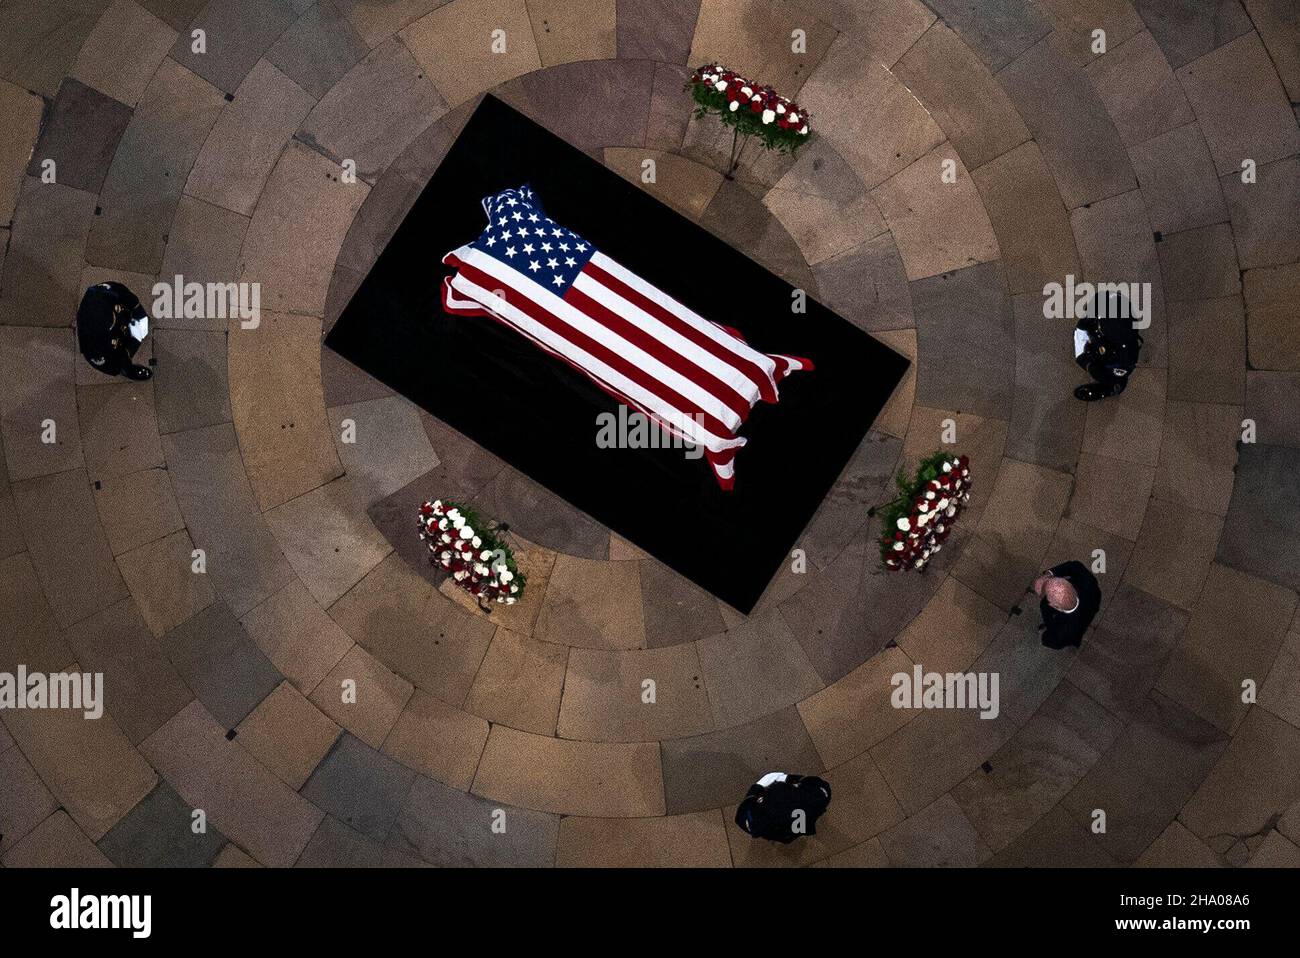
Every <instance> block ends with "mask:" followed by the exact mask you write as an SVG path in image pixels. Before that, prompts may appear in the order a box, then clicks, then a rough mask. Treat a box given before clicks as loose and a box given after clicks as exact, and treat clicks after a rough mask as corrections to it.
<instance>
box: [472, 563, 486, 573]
mask: <svg viewBox="0 0 1300 958" xmlns="http://www.w3.org/2000/svg"><path fill="white" fill-rule="evenodd" d="M474 571H475V572H476V573H478V574H479V575H487V566H485V565H484V564H483V563H481V562H475V563H474Z"/></svg>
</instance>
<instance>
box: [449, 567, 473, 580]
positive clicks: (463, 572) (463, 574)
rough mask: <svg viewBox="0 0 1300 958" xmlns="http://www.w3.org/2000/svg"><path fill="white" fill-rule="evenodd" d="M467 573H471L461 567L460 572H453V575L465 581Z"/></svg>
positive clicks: (456, 578) (454, 577)
mask: <svg viewBox="0 0 1300 958" xmlns="http://www.w3.org/2000/svg"><path fill="white" fill-rule="evenodd" d="M467 575H469V573H468V572H466V571H465V570H464V569H461V570H460V571H459V572H453V573H452V575H451V577H452V578H453V579H455V580H456V581H457V582H464V581H465V577H466V576H467Z"/></svg>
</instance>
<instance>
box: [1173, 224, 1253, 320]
mask: <svg viewBox="0 0 1300 958" xmlns="http://www.w3.org/2000/svg"><path fill="white" fill-rule="evenodd" d="M1157 250H1158V251H1159V253H1160V272H1161V274H1162V275H1163V277H1164V281H1165V292H1166V294H1167V296H1168V299H1169V302H1171V303H1175V302H1181V301H1184V300H1197V299H1221V298H1223V297H1228V296H1238V295H1240V294H1241V270H1240V268H1239V267H1238V265H1237V248H1236V246H1235V245H1234V244H1233V240H1232V227H1231V226H1230V225H1229V224H1228V223H1217V224H1214V225H1212V226H1202V227H1197V228H1196V229H1189V230H1184V231H1183V232H1181V233H1174V234H1172V235H1170V236H1166V237H1164V238H1163V240H1162V241H1161V243H1160V245H1159V246H1158V247H1157Z"/></svg>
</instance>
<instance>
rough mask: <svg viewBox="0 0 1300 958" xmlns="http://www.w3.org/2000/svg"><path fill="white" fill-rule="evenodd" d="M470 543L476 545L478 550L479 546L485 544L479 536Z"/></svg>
mask: <svg viewBox="0 0 1300 958" xmlns="http://www.w3.org/2000/svg"><path fill="white" fill-rule="evenodd" d="M469 541H470V542H472V543H474V548H475V549H477V548H478V547H479V546H481V545H482V544H483V540H482V539H480V538H479V537H478V536H475V537H474V538H473V539H470V540H469Z"/></svg>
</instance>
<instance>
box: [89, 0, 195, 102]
mask: <svg viewBox="0 0 1300 958" xmlns="http://www.w3.org/2000/svg"><path fill="white" fill-rule="evenodd" d="M175 42H176V31H175V30H173V29H172V28H171V27H170V26H168V25H167V24H165V23H163V22H162V21H161V20H159V19H158V18H157V17H155V16H154V15H153V14H151V13H150V12H149V11H148V10H145V9H144V8H143V7H141V6H140V5H139V4H137V3H133V2H131V0H113V4H112V5H111V6H110V7H109V8H108V10H107V11H105V13H104V15H103V16H102V17H101V18H100V19H99V22H98V23H97V24H96V25H95V29H94V30H92V31H91V34H90V36H89V37H87V38H86V42H85V44H84V45H83V46H82V48H81V52H80V53H79V54H78V55H77V60H76V62H75V63H73V64H72V70H71V71H70V72H69V76H72V77H74V78H76V79H78V80H80V81H81V82H82V83H84V84H86V85H87V86H91V87H94V88H95V89H96V90H99V91H100V92H101V93H107V94H108V95H109V96H111V97H113V98H114V99H115V100H120V101H121V102H122V103H125V104H126V105H127V106H135V105H136V104H137V103H138V102H140V97H141V95H143V93H144V89H145V87H146V86H148V85H149V79H150V78H151V77H152V76H153V75H154V72H155V71H156V70H157V69H158V66H159V64H161V63H162V61H163V57H165V56H167V51H168V50H170V49H171V46H172V44H173V43H175ZM124 50H130V51H131V54H130V56H126V57H124V56H122V51H124Z"/></svg>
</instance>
